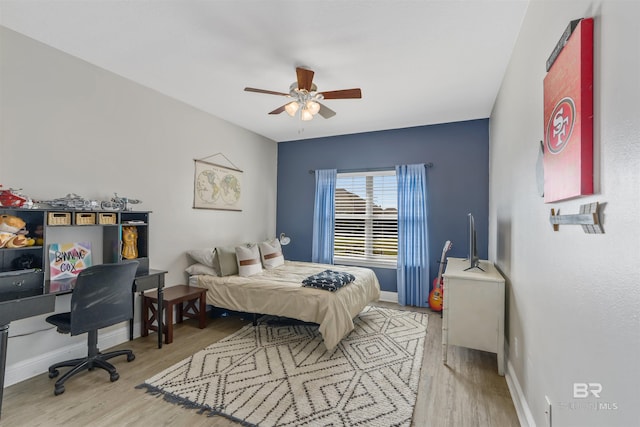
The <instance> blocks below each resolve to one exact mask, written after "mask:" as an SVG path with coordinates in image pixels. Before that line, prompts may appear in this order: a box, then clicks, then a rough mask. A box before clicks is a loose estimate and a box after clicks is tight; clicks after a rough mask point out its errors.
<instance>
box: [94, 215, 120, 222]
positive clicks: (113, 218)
mask: <svg viewBox="0 0 640 427" xmlns="http://www.w3.org/2000/svg"><path fill="white" fill-rule="evenodd" d="M117 219H118V215H117V214H114V213H99V214H98V224H117Z"/></svg>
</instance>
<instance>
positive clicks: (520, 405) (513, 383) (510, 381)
mask: <svg viewBox="0 0 640 427" xmlns="http://www.w3.org/2000/svg"><path fill="white" fill-rule="evenodd" d="M504 378H505V380H506V381H507V387H509V392H510V393H511V400H513V406H515V408H516V414H517V415H518V421H520V425H521V426H522V427H536V422H535V420H534V419H533V414H532V413H531V409H529V405H528V404H527V400H526V399H525V397H524V393H523V392H522V387H520V382H518V377H517V376H516V373H515V371H514V369H513V365H512V364H511V362H510V361H509V360H507V372H506V375H505V376H504Z"/></svg>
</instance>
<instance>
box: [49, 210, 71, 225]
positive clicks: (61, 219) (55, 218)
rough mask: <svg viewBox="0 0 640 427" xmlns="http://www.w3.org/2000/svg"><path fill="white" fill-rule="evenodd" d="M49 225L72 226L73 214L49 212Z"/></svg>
mask: <svg viewBox="0 0 640 427" xmlns="http://www.w3.org/2000/svg"><path fill="white" fill-rule="evenodd" d="M47 224H49V225H71V213H70V212H48V213H47Z"/></svg>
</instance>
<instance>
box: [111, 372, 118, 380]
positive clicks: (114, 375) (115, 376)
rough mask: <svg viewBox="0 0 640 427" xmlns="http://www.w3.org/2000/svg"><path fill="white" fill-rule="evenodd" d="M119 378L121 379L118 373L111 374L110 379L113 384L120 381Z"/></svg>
mask: <svg viewBox="0 0 640 427" xmlns="http://www.w3.org/2000/svg"><path fill="white" fill-rule="evenodd" d="M119 378H120V374H118V373H117V372H114V373H113V374H111V377H110V379H111V382H114V381H118V379H119Z"/></svg>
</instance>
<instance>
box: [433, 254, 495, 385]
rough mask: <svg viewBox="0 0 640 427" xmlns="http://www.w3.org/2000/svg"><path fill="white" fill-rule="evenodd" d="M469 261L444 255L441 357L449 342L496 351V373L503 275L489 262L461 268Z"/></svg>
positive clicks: (445, 356)
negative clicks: (445, 262) (478, 265)
mask: <svg viewBox="0 0 640 427" xmlns="http://www.w3.org/2000/svg"><path fill="white" fill-rule="evenodd" d="M468 267H469V261H468V260H465V259H462V258H448V259H447V267H446V270H445V272H444V274H443V275H442V276H443V277H444V307H443V312H442V361H443V363H445V364H446V363H447V350H448V346H449V345H458V346H462V347H468V348H473V349H477V350H483V351H489V352H492V353H496V354H497V355H498V374H500V375H504V278H503V277H502V275H501V274H500V273H499V272H498V270H496V268H495V266H494V265H493V263H491V262H489V261H485V260H481V261H480V267H481V268H482V269H483V270H484V271H482V270H480V269H478V268H474V269H471V270H467V271H465V269H466V268H468Z"/></svg>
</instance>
